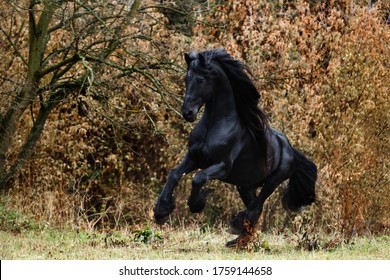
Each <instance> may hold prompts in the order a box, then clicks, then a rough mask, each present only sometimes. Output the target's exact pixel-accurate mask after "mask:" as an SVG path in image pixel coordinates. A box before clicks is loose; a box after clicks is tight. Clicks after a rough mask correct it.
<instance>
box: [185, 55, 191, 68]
mask: <svg viewBox="0 0 390 280" xmlns="http://www.w3.org/2000/svg"><path fill="white" fill-rule="evenodd" d="M184 59H185V60H186V63H187V67H190V64H191V61H192V58H191V57H190V55H189V54H188V53H185V54H184Z"/></svg>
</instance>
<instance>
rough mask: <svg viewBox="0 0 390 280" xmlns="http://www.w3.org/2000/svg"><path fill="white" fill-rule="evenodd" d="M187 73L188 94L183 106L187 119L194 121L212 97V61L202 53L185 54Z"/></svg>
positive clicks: (183, 112)
mask: <svg viewBox="0 0 390 280" xmlns="http://www.w3.org/2000/svg"><path fill="white" fill-rule="evenodd" d="M185 60H186V62H187V66H188V69H187V74H186V77H185V82H186V94H185V97H184V103H183V107H182V114H183V117H184V119H185V120H187V121H189V122H193V121H195V120H196V116H197V114H198V112H199V109H200V108H201V107H202V106H203V104H205V103H206V102H207V101H208V100H210V99H211V97H212V95H213V91H214V82H213V75H212V70H211V63H210V61H207V58H206V57H205V56H204V55H203V54H202V53H199V54H198V53H194V52H193V53H190V54H185Z"/></svg>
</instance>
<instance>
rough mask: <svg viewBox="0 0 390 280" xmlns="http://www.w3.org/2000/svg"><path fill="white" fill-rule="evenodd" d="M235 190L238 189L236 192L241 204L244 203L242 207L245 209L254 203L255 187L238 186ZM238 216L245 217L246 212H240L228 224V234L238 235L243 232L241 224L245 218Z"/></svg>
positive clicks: (255, 197)
mask: <svg viewBox="0 0 390 280" xmlns="http://www.w3.org/2000/svg"><path fill="white" fill-rule="evenodd" d="M237 189H238V192H239V194H240V197H241V200H242V202H244V205H245V206H246V208H249V207H250V206H251V205H252V203H254V201H255V200H256V199H257V196H256V190H257V187H256V186H250V187H240V186H238V187H237ZM240 215H244V216H245V215H246V212H245V211H242V212H240V213H238V214H237V215H236V216H235V217H234V218H233V219H232V221H231V222H230V226H229V229H228V230H227V231H228V232H229V233H231V234H237V235H240V234H241V233H242V232H243V231H244V230H245V227H244V223H243V221H244V219H245V217H240Z"/></svg>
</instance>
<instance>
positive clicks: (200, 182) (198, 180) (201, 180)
mask: <svg viewBox="0 0 390 280" xmlns="http://www.w3.org/2000/svg"><path fill="white" fill-rule="evenodd" d="M228 170H229V168H228V165H227V164H226V163H224V162H220V163H218V164H215V165H211V166H210V167H208V168H206V169H204V170H202V171H200V172H198V173H197V174H196V175H195V177H194V179H193V180H192V189H191V195H190V197H189V199H188V206H189V207H190V211H191V212H192V213H199V212H201V211H202V210H203V209H204V207H205V205H206V197H207V195H208V194H209V193H210V190H201V188H202V187H203V186H204V185H205V184H206V183H207V181H209V180H213V179H223V178H224V177H225V176H226V175H227V173H228Z"/></svg>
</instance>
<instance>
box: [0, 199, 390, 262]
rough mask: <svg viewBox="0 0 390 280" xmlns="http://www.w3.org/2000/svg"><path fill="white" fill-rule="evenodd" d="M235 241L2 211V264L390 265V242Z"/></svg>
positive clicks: (214, 233) (197, 232) (208, 231)
mask: <svg viewBox="0 0 390 280" xmlns="http://www.w3.org/2000/svg"><path fill="white" fill-rule="evenodd" d="M232 238H233V236H232V235H230V234H228V233H227V232H226V231H225V229H224V228H209V227H207V226H206V227H199V226H192V227H190V228H183V227H170V226H164V227H162V228H158V227H157V226H156V227H153V226H151V227H143V228H139V229H138V230H137V231H127V230H118V231H109V232H100V231H96V230H91V231H78V230H72V229H70V228H67V229H58V228H56V227H53V226H50V225H48V224H41V223H37V222H35V221H34V220H33V219H31V218H28V217H26V216H24V215H21V214H19V213H18V212H16V211H10V210H8V209H6V208H4V207H2V206H0V258H1V259H38V260H39V259H44V260H46V259H61V260H68V259H92V260H96V259H127V260H138V259H149V260H153V259H186V260H188V259H201V260H209V259H218V260H221V259H233V260H234V259H267V260H300V259H304V260H315V259H320V260H328V259H331V260H344V259H366V260H367V259H387V260H388V259H390V236H380V237H374V236H372V237H356V238H354V240H352V241H351V242H349V243H348V244H346V243H343V242H338V243H337V244H336V245H334V246H328V245H327V246H323V247H324V248H321V246H318V248H316V250H312V251H308V250H306V249H298V247H299V246H298V245H299V242H297V241H295V239H294V238H291V237H290V236H282V235H272V234H261V235H260V234H258V235H256V237H255V240H254V242H253V243H251V244H252V246H248V247H249V248H247V249H229V248H226V247H225V246H224V244H225V242H226V241H228V240H230V239H232ZM325 239H326V238H324V240H325ZM327 240H332V238H329V237H327ZM320 243H321V242H320ZM322 243H323V244H325V242H322ZM264 244H265V245H264Z"/></svg>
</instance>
